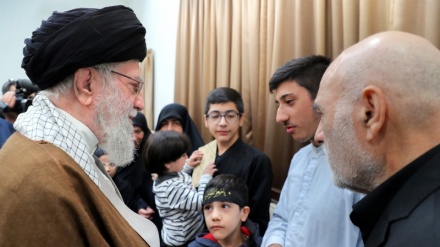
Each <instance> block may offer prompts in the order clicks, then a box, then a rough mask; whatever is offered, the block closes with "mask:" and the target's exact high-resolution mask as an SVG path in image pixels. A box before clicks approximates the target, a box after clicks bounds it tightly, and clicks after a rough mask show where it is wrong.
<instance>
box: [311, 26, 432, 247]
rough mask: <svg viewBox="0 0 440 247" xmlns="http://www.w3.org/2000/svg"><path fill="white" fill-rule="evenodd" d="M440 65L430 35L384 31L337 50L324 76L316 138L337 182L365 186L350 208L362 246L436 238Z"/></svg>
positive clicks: (426, 242) (424, 243)
mask: <svg viewBox="0 0 440 247" xmlns="http://www.w3.org/2000/svg"><path fill="white" fill-rule="evenodd" d="M439 68H440V51H439V49H438V48H437V47H435V46H434V45H433V44H431V43H430V42H429V41H428V40H426V39H424V38H422V37H419V36H416V35H413V34H409V33H404V32H397V31H389V32H384V33H378V34H375V35H373V36H370V37H368V38H366V39H365V40H362V41H361V42H359V43H358V44H356V45H354V46H352V47H350V48H348V49H347V50H345V51H344V52H342V54H341V55H340V56H339V57H338V58H336V60H335V61H334V62H333V63H332V64H331V65H330V66H329V68H328V69H327V71H326V72H325V74H324V76H323V79H322V81H321V85H320V88H319V92H318V95H317V98H316V100H315V105H314V108H315V109H316V111H317V112H318V113H320V114H321V115H322V116H321V123H320V127H319V128H318V131H317V135H316V137H315V138H316V139H317V141H321V140H325V147H326V150H327V151H328V158H329V163H330V166H331V168H332V171H333V173H334V181H335V183H336V184H337V185H338V186H340V187H343V188H348V189H351V190H354V191H359V192H364V193H367V195H366V196H365V197H364V198H363V199H362V200H361V201H359V202H358V203H357V204H355V205H354V206H353V211H352V212H351V214H350V218H351V221H352V222H353V223H354V224H355V225H357V226H358V227H359V228H360V229H361V232H362V238H363V240H364V242H365V246H367V247H369V246H405V247H411V246H424V247H426V246H438V245H439V243H440V234H439V229H440V165H439V164H440V145H439V143H440V128H439V123H440V111H439V110H440V82H439V80H440V69H439ZM321 130H322V131H321Z"/></svg>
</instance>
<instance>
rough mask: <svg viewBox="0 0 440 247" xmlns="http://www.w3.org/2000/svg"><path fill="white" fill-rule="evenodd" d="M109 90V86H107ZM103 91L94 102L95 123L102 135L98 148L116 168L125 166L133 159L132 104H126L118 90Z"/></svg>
mask: <svg viewBox="0 0 440 247" xmlns="http://www.w3.org/2000/svg"><path fill="white" fill-rule="evenodd" d="M107 87H108V88H110V86H107ZM114 88H115V87H113V89H110V90H104V91H105V92H102V93H101V95H100V96H98V99H97V102H96V108H97V112H98V113H97V116H96V122H97V125H98V127H99V128H101V130H102V133H103V134H104V137H103V140H102V141H101V142H100V144H99V145H100V147H101V148H102V149H104V150H105V151H106V152H107V154H108V157H109V160H110V161H111V162H113V163H115V164H116V166H120V167H123V166H126V165H128V164H130V162H131V161H133V159H134V143H133V140H132V132H133V125H132V122H131V121H130V120H129V117H130V116H131V117H134V116H136V110H135V109H133V104H134V103H132V102H127V100H126V99H124V96H123V95H122V93H121V92H120V91H119V90H114Z"/></svg>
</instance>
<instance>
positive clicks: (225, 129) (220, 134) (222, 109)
mask: <svg viewBox="0 0 440 247" xmlns="http://www.w3.org/2000/svg"><path fill="white" fill-rule="evenodd" d="M212 113H219V114H221V115H223V114H226V115H225V116H224V117H223V116H220V119H219V122H216V121H215V120H213V119H210V118H209V117H208V118H206V117H205V126H206V128H208V129H209V132H211V135H212V136H214V138H215V139H216V140H217V142H219V143H222V144H225V145H228V144H229V145H232V144H233V143H234V142H235V141H236V140H237V139H238V130H239V128H240V127H241V126H242V125H243V121H244V117H243V114H241V115H240V114H236V113H239V112H238V109H237V107H236V106H235V104H234V103H233V102H226V103H220V104H211V105H210V106H209V110H208V113H207V115H209V114H212ZM234 114H235V116H236V118H234V117H233V116H234Z"/></svg>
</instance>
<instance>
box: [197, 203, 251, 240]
mask: <svg viewBox="0 0 440 247" xmlns="http://www.w3.org/2000/svg"><path fill="white" fill-rule="evenodd" d="M203 213H204V215H205V222H206V226H207V227H208V229H209V232H210V233H211V234H212V235H213V236H214V238H215V239H217V241H219V243H220V244H221V245H222V246H223V245H229V246H231V245H233V246H240V245H241V243H242V242H243V240H244V239H243V236H242V233H241V223H242V222H244V221H246V219H247V217H248V215H249V207H243V208H242V209H240V207H239V206H238V205H237V204H235V203H232V202H220V201H215V202H212V203H209V204H206V205H205V206H204V207H203Z"/></svg>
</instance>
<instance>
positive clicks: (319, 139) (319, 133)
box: [314, 121, 324, 144]
mask: <svg viewBox="0 0 440 247" xmlns="http://www.w3.org/2000/svg"><path fill="white" fill-rule="evenodd" d="M314 140H315V142H316V143H318V144H323V143H324V131H323V130H322V121H320V122H319V125H318V128H317V129H316V132H315V136H314Z"/></svg>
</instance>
